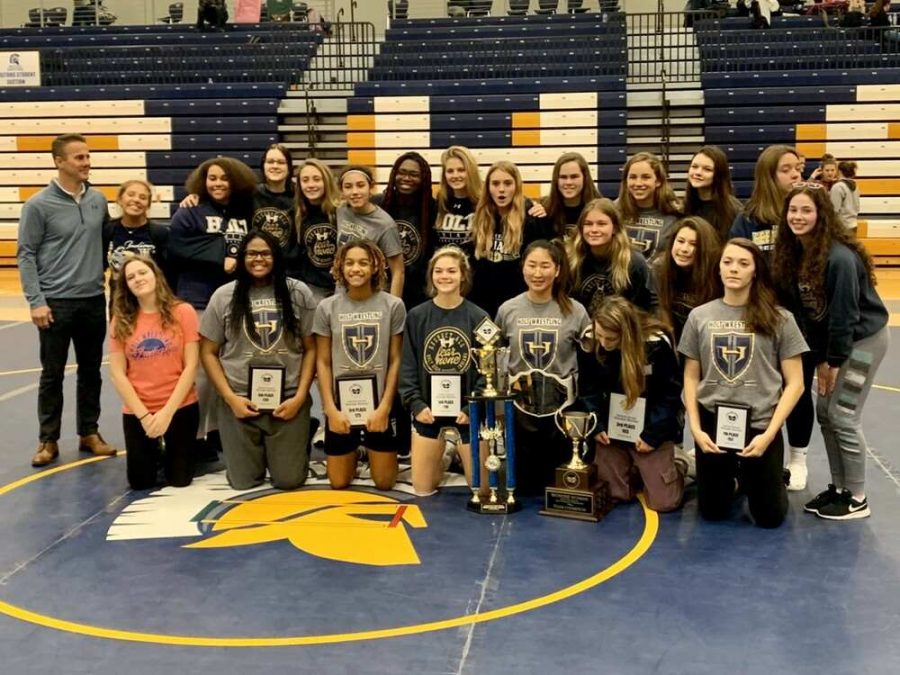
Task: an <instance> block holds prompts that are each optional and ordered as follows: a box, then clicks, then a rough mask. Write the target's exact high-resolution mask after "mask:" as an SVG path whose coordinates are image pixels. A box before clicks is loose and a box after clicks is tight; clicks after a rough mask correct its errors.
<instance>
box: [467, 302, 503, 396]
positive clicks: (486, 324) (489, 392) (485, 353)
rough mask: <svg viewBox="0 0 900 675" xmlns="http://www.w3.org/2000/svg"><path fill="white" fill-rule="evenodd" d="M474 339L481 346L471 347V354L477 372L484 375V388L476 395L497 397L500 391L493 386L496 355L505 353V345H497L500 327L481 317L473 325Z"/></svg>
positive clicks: (495, 374)
mask: <svg viewBox="0 0 900 675" xmlns="http://www.w3.org/2000/svg"><path fill="white" fill-rule="evenodd" d="M475 339H476V340H478V342H479V344H480V345H481V347H472V355H473V356H474V357H475V368H476V369H477V370H478V374H479V375H482V376H484V382H485V384H484V389H483V390H482V391H481V392H480V393H479V394H478V396H481V397H484V398H497V397H498V396H499V395H500V392H498V391H497V389H496V388H495V387H494V377H497V378H498V382H499V376H498V375H497V364H498V357H499V356H501V355H503V354H505V353H506V351H507V348H506V347H499V348H498V347H497V342H498V341H499V340H500V327H499V326H497V324H495V323H494V322H493V321H491V320H490V319H482V320H481V322H480V323H479V324H478V326H476V327H475Z"/></svg>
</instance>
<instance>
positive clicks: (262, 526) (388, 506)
mask: <svg viewBox="0 0 900 675" xmlns="http://www.w3.org/2000/svg"><path fill="white" fill-rule="evenodd" d="M234 504H235V503H227V504H224V503H220V506H221V507H223V508H219V509H213V510H212V511H209V512H208V513H207V514H206V515H205V516H204V518H203V524H202V529H203V530H204V534H211V535H212V536H209V537H206V538H205V539H203V540H201V541H198V542H196V543H194V544H188V545H187V546H185V548H231V547H235V546H250V545H252V544H269V543H273V542H276V541H282V540H285V539H286V540H287V541H289V542H290V543H291V544H293V546H294V547H295V548H298V549H300V550H301V551H304V552H306V553H309V554H310V555H314V556H318V557H320V558H326V559H329V560H338V561H341V562H347V563H355V564H357V565H374V566H387V565H418V564H420V563H421V561H420V560H419V555H418V554H417V553H416V549H415V546H413V543H412V541H411V539H410V536H409V532H407V529H406V528H407V526H409V527H412V528H416V529H420V528H424V527H428V523H426V522H425V517H424V516H423V515H422V511H421V510H420V509H419V507H418V506H416V505H415V504H403V503H401V502H399V501H397V500H396V499H392V498H391V497H386V496H384V495H373V494H369V493H365V492H353V491H350V490H304V491H303V492H299V493H298V492H280V493H277V494H270V495H266V496H264V497H260V498H259V499H251V500H248V501H239V502H236V505H234Z"/></svg>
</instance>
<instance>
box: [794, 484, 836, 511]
mask: <svg viewBox="0 0 900 675" xmlns="http://www.w3.org/2000/svg"><path fill="white" fill-rule="evenodd" d="M839 496H840V495H839V493H838V491H837V488H836V487H834V485H832V484H831V483H829V484H828V489H827V490H825V491H823V492H820V493H819V494H817V495H816V496H815V497H813V498H812V499H811V500H809V501H808V502H806V504H804V505H803V510H804V511H806V512H807V513H815V514H818V513H819V509H821V508H822V507H823V506H827V505H828V504H830V503H831V502H833V501H836V500H837V498H838V497H839Z"/></svg>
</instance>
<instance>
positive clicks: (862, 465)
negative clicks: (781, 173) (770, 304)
mask: <svg viewBox="0 0 900 675" xmlns="http://www.w3.org/2000/svg"><path fill="white" fill-rule="evenodd" d="M775 271H776V274H777V275H778V278H779V280H780V281H781V282H782V283H784V284H787V285H788V286H789V288H790V289H791V290H794V291H795V292H796V293H797V295H798V296H799V303H798V307H799V311H800V319H801V321H802V323H803V324H804V326H805V328H806V335H807V336H808V339H809V340H810V346H811V348H812V353H813V363H814V364H815V370H816V377H817V381H818V382H817V393H818V398H817V400H816V416H817V417H818V420H819V426H820V427H821V430H822V436H823V438H824V439H825V450H826V452H827V453H828V464H829V466H830V468H831V484H830V485H829V486H828V489H827V490H825V491H823V492H821V493H820V494H818V495H817V496H816V497H815V498H814V499H813V500H811V501H810V502H808V503H807V504H806V506H805V507H804V508H805V509H806V510H807V511H809V512H811V513H815V514H817V515H818V516H820V517H822V518H826V519H830V520H849V519H855V518H865V517H867V516H868V515H869V513H870V512H869V505H868V501H867V500H866V492H865V469H866V454H867V451H868V448H867V446H866V440H865V437H864V436H863V433H862V422H861V418H862V412H863V408H864V406H865V402H866V398H867V397H868V394H869V390H870V389H871V387H872V383H873V380H874V378H875V373H876V372H877V371H878V366H879V365H880V364H881V361H882V359H883V358H884V355H885V353H886V352H887V348H888V343H889V333H888V328H887V323H888V312H887V310H886V309H885V306H884V303H883V302H882V301H881V298H880V297H878V293H877V292H876V290H875V283H876V282H875V270H874V265H873V263H872V258H871V257H870V256H869V254H868V253H867V252H866V250H865V249H864V248H863V246H862V244H860V243H859V242H858V241H856V240H855V239H854V238H853V237H852V235H851V233H849V232H848V231H847V229H846V228H845V227H844V226H843V224H842V223H841V222H840V221H839V220H838V218H837V217H836V216H835V214H834V209H833V207H832V205H831V200H830V199H829V196H828V192H827V190H826V189H824V188H822V187H819V186H818V185H816V184H805V185H798V186H797V187H795V188H794V189H793V190H791V192H790V193H789V194H788V196H787V199H786V201H785V207H784V212H783V217H782V222H781V226H780V227H779V230H778V241H777V244H776V248H775Z"/></svg>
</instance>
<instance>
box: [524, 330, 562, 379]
mask: <svg viewBox="0 0 900 675" xmlns="http://www.w3.org/2000/svg"><path fill="white" fill-rule="evenodd" d="M556 343H557V332H556V331H555V330H525V331H522V332H521V333H519V350H520V351H521V352H522V358H523V359H524V360H525V363H527V364H528V365H529V366H531V367H532V368H534V369H536V370H546V369H547V368H548V367H549V366H550V364H551V363H553V359H554V358H556Z"/></svg>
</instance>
